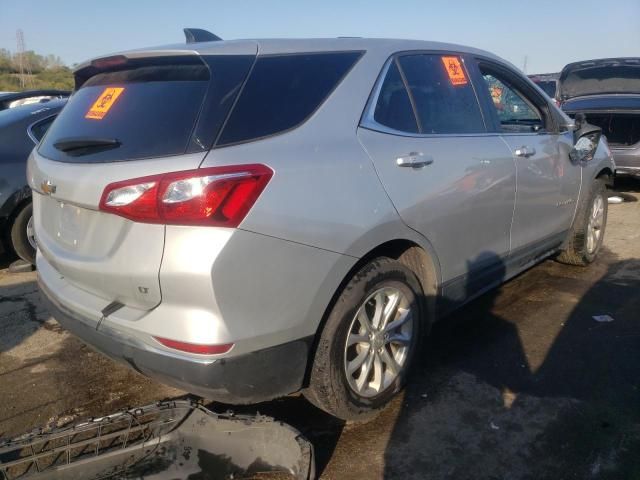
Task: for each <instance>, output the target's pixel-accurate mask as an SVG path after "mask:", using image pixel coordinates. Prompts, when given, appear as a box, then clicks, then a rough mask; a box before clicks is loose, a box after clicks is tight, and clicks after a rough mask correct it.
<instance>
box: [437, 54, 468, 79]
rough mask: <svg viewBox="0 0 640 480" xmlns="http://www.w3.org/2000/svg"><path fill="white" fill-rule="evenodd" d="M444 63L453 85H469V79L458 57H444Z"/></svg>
mask: <svg viewBox="0 0 640 480" xmlns="http://www.w3.org/2000/svg"><path fill="white" fill-rule="evenodd" d="M442 63H444V68H445V69H446V70H447V74H448V75H449V80H450V81H451V85H466V84H467V77H466V76H465V74H464V69H463V68H462V65H461V64H460V59H459V58H458V57H442Z"/></svg>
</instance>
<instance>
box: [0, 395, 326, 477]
mask: <svg viewBox="0 0 640 480" xmlns="http://www.w3.org/2000/svg"><path fill="white" fill-rule="evenodd" d="M68 478H82V479H85V480H91V479H106V478H109V479H112V478H118V479H138V478H144V479H147V480H151V479H158V480H160V479H168V478H170V479H186V478H216V479H235V480H237V479H251V478H255V479H270V478H273V479H284V478H291V479H313V478H315V467H314V457H313V447H312V445H311V444H310V443H309V442H308V441H307V440H306V439H305V438H304V437H302V435H301V434H300V433H299V432H298V431H296V430H295V429H294V428H292V427H290V426H289V425H286V424H283V423H281V422H277V421H275V420H273V419H271V418H268V417H263V416H260V415H258V416H248V415H238V416H235V415H232V414H225V415H221V414H216V413H213V412H211V411H210V410H207V409H206V408H204V407H202V406H200V405H197V404H194V403H191V402H188V401H167V402H161V403H158V404H156V405H149V406H146V407H141V408H136V409H131V410H126V411H123V412H120V413H116V414H113V415H109V416H107V417H102V418H97V419H93V420H91V421H88V422H85V423H80V424H76V425H72V426H67V427H64V428H60V429H54V430H51V431H48V432H45V431H39V432H34V433H30V434H26V435H23V436H21V437H18V438H16V439H13V440H10V441H5V442H3V443H0V479H2V480H15V479H34V480H44V479H46V480H49V479H56V480H57V479H68Z"/></svg>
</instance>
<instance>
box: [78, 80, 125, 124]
mask: <svg viewBox="0 0 640 480" xmlns="http://www.w3.org/2000/svg"><path fill="white" fill-rule="evenodd" d="M123 91H124V88H122V87H107V88H105V89H104V92H102V93H101V94H100V96H99V97H98V99H97V100H96V101H95V103H94V104H93V105H91V108H90V109H89V111H88V112H87V114H86V115H85V116H84V118H93V119H94V120H102V119H103V118H104V117H105V115H106V114H107V113H108V112H109V110H110V109H111V107H112V106H113V104H114V103H116V100H117V99H118V97H119V96H120V94H121V93H122V92H123Z"/></svg>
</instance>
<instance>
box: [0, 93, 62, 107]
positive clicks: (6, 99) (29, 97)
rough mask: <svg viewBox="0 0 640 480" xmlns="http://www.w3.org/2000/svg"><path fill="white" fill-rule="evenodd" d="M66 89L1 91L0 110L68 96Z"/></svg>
mask: <svg viewBox="0 0 640 480" xmlns="http://www.w3.org/2000/svg"><path fill="white" fill-rule="evenodd" d="M68 96H69V92H67V91H64V90H26V91H24V92H0V110H7V109H9V108H16V107H19V106H21V105H30V104H32V103H46V102H49V101H51V100H55V99H60V98H67V97H68Z"/></svg>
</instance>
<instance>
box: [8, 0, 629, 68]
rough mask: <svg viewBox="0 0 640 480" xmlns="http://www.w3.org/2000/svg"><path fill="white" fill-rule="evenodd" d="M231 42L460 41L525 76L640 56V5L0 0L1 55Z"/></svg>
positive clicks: (568, 0)
mask: <svg viewBox="0 0 640 480" xmlns="http://www.w3.org/2000/svg"><path fill="white" fill-rule="evenodd" d="M184 27H197V28H204V29H206V30H210V31H211V32H214V33H215V34H216V35H218V36H220V37H222V38H223V39H237V38H266V37H279V38H285V37H337V36H362V37H386V38H412V39H418V40H436V41H443V42H451V43H459V44H463V45H469V46H473V47H477V48H481V49H484V50H489V51H491V52H493V53H495V54H497V55H499V56H501V57H502V58H505V59H506V60H508V61H510V62H512V63H513V64H514V65H516V66H518V67H519V68H521V69H523V67H524V64H525V58H526V65H527V66H526V72H527V73H529V74H531V73H547V72H557V71H560V70H561V69H562V67H563V66H564V65H566V64H567V63H570V62H573V61H578V60H587V59H593V58H602V57H622V56H640V0H609V1H608V2H605V1H602V0H598V1H596V0H582V1H580V0H535V1H525V0H511V1H507V0H502V1H501V0H494V1H491V2H489V1H486V0H450V1H440V0H438V1H432V0H395V1H394V0H384V1H383V0H368V1H364V0H362V1H361V0H353V1H349V0H342V1H340V0H322V1H315V2H306V1H304V0H297V1H296V0H282V1H275V0H274V1H267V0H262V1H259V0H235V1H218V0H181V1H179V2H178V1H174V0H172V1H169V0H109V1H106V2H105V1H95V0H57V1H51V0H0V48H6V49H8V50H10V51H12V52H13V51H15V50H16V30H17V29H21V30H22V31H23V32H24V39H25V44H26V48H27V50H34V51H36V52H37V53H39V54H42V55H46V54H54V55H58V56H60V57H61V58H62V60H63V61H64V62H65V63H66V64H67V65H69V66H72V65H73V64H74V63H79V62H81V61H84V60H87V59H90V58H92V57H95V56H99V55H103V54H107V53H112V52H117V51H122V50H128V49H133V48H140V47H145V46H153V45H163V44H169V43H180V42H183V41H184V35H183V33H182V28H184Z"/></svg>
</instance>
